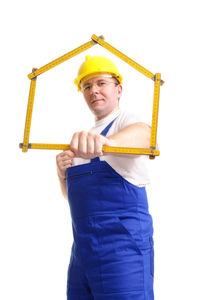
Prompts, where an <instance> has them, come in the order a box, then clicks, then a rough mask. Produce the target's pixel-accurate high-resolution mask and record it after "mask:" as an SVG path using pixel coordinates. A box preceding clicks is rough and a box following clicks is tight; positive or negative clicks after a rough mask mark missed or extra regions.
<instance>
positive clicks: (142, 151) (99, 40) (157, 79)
mask: <svg viewBox="0 0 200 300" xmlns="http://www.w3.org/2000/svg"><path fill="white" fill-rule="evenodd" d="M96 44H99V45H100V46H102V47H104V48H105V49H107V50H108V51H110V52H111V53H113V54H115V55H116V56H118V57H119V58H121V59H122V60H123V61H125V62H126V63H127V64H129V65H130V66H132V67H133V68H135V69H136V70H138V71H139V72H141V73H142V74H144V75H145V76H147V77H149V78H151V79H152V80H153V81H154V95H153V112H152V126H151V143H150V148H128V147H109V146H103V148H102V151H103V152H111V153H127V154H136V155H149V158H150V159H153V158H155V156H158V155H160V152H159V150H156V138H157V125H158V107H159V96H160V85H163V84H164V81H163V80H161V74H160V73H156V74H155V75H154V74H153V73H151V72H150V71H148V70H147V69H145V68H144V67H142V66H141V65H139V64H138V63H136V62H135V61H133V60H132V59H131V58H129V57H128V56H126V55H125V54H123V53H122V52H120V51H119V50H117V49H116V48H114V47H112V46H111V45H110V44H108V43H107V42H105V40H104V37H103V36H99V37H97V36H96V35H94V34H93V35H92V37H91V41H89V42H87V43H85V44H83V45H81V46H80V47H78V48H76V49H74V50H72V51H70V52H68V53H66V54H65V55H63V56H61V57H59V58H57V59H55V60H54V61H52V62H50V63H49V64H47V65H45V66H43V67H41V68H40V69H33V70H32V73H30V74H29V75H28V78H29V79H31V83H30V91H29V98H28V105H27V112H26V122H25V128H24V140H23V143H20V144H19V147H20V148H22V152H27V151H28V149H47V150H69V149H70V145H69V144H67V145H65V144H35V143H34V144H33V143H29V136H30V128H31V119H32V112H33V103H34V96H35V88H36V79H37V76H38V75H40V74H42V73H44V72H46V71H48V70H50V69H52V68H53V67H55V66H57V65H59V64H61V63H62V62H64V61H66V60H68V59H70V58H72V57H73V56H75V55H77V54H79V53H81V52H83V51H85V50H87V49H89V48H91V47H92V46H94V45H96Z"/></svg>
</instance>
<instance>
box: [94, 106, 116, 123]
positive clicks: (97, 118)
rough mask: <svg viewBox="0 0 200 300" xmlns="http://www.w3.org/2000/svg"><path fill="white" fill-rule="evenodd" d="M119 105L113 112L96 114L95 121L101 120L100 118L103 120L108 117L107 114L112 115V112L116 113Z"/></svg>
mask: <svg viewBox="0 0 200 300" xmlns="http://www.w3.org/2000/svg"><path fill="white" fill-rule="evenodd" d="M119 109H120V108H119V106H118V107H115V108H114V109H113V110H112V111H111V112H109V113H107V114H105V115H102V116H95V121H99V120H102V119H104V118H106V117H107V116H109V115H111V114H112V113H114V112H115V111H117V110H119Z"/></svg>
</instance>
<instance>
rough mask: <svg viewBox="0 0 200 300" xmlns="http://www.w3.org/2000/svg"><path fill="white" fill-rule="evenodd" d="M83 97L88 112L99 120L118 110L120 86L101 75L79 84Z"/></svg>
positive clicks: (115, 81)
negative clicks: (88, 109)
mask: <svg viewBox="0 0 200 300" xmlns="http://www.w3.org/2000/svg"><path fill="white" fill-rule="evenodd" d="M81 87H82V92H83V96H84V98H85V101H86V102H87V105H88V106H89V108H90V110H91V111H92V112H93V114H94V115H95V116H96V120H100V119H102V118H103V117H105V116H106V115H108V114H110V113H111V112H112V111H113V110H115V109H117V108H119V103H118V102H119V101H118V98H120V96H121V93H122V85H121V84H118V83H117V80H116V79H115V78H112V77H106V76H103V75H100V76H96V77H93V78H90V79H88V80H86V81H85V82H83V83H82V84H81Z"/></svg>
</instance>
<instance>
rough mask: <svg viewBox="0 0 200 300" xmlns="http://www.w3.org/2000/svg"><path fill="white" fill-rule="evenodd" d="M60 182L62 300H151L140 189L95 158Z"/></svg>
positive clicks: (150, 257) (150, 254)
mask: <svg viewBox="0 0 200 300" xmlns="http://www.w3.org/2000/svg"><path fill="white" fill-rule="evenodd" d="M114 120H115V119H114ZM114 120H113V121H112V122H111V123H110V124H109V125H108V126H107V127H106V128H105V129H104V130H103V131H102V132H101V134H102V135H104V136H106V134H107V132H108V130H109V128H110V127H111V125H112V123H113V122H114ZM66 183H67V195H68V202H69V206H70V213H71V217H72V230H73V237H74V241H73V244H72V248H71V256H70V262H69V266H68V273H67V275H68V276H67V299H68V300H108V299H109V300H111V299H112V300H153V299H154V292H153V279H154V241H153V221H152V217H151V215H150V214H149V209H148V201H147V194H146V190H145V187H137V186H135V185H133V184H132V183H130V182H128V181H127V180H126V179H124V178H123V177H122V176H121V175H120V174H119V173H117V172H116V171H115V170H114V169H113V168H112V167H111V166H110V165H109V164H108V163H107V162H106V161H100V159H99V157H96V158H94V159H91V162H90V163H87V164H82V165H77V166H73V167H69V168H67V169H66Z"/></svg>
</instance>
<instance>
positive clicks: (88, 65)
mask: <svg viewBox="0 0 200 300" xmlns="http://www.w3.org/2000/svg"><path fill="white" fill-rule="evenodd" d="M100 74H109V75H112V76H113V77H115V78H116V79H117V80H118V81H119V83H120V84H121V83H122V81H123V77H122V75H121V74H120V73H119V71H118V69H117V67H116V65H115V64H114V63H113V62H112V61H111V60H110V59H108V58H106V57H104V56H92V55H87V56H86V59H85V61H84V62H83V63H82V64H81V66H80V68H79V70H78V76H77V77H76V78H75V79H74V84H76V86H77V87H78V91H81V86H80V82H81V81H82V80H83V79H84V78H85V77H88V78H91V77H93V76H94V77H95V76H98V75H100ZM92 75H93V76H92Z"/></svg>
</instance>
